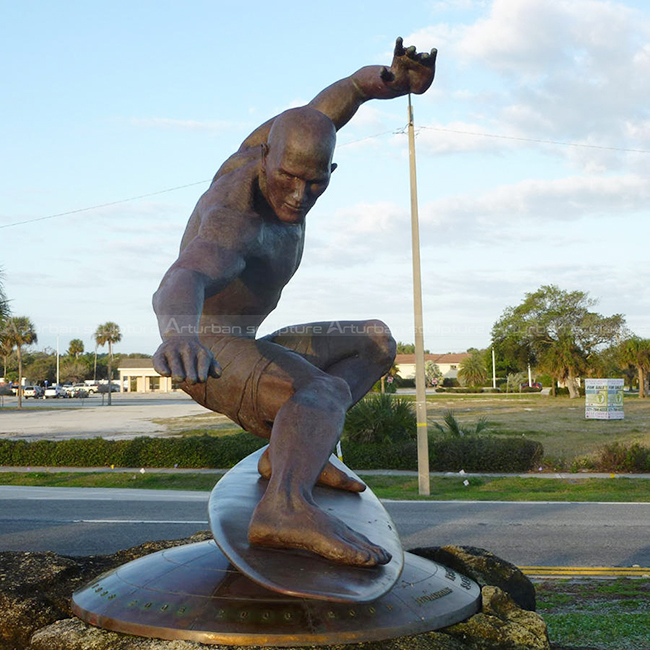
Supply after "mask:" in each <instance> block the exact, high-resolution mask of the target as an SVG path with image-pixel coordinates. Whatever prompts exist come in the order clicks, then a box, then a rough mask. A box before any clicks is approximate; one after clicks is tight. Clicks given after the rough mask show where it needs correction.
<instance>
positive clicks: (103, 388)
mask: <svg viewBox="0 0 650 650" xmlns="http://www.w3.org/2000/svg"><path fill="white" fill-rule="evenodd" d="M110 390H111V393H119V392H120V385H119V384H114V383H111V388H110ZM97 392H98V393H108V382H106V383H104V384H99V387H98V389H97Z"/></svg>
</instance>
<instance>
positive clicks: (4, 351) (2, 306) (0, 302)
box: [0, 269, 13, 377]
mask: <svg viewBox="0 0 650 650" xmlns="http://www.w3.org/2000/svg"><path fill="white" fill-rule="evenodd" d="M3 275H4V274H3V272H2V269H0V355H2V356H3V358H4V372H3V374H2V376H3V377H6V376H7V358H8V357H9V355H10V354H11V351H12V350H13V346H11V345H9V341H8V340H7V339H6V337H5V325H6V321H7V318H9V301H8V300H7V296H6V295H5V292H4V286H3V283H2V278H3Z"/></svg>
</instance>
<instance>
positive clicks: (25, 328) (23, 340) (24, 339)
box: [4, 316, 38, 409]
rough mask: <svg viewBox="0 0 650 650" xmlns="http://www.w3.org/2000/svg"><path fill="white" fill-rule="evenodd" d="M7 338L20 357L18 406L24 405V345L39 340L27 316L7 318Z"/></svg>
mask: <svg viewBox="0 0 650 650" xmlns="http://www.w3.org/2000/svg"><path fill="white" fill-rule="evenodd" d="M4 338H5V340H7V341H8V342H9V344H10V345H11V347H12V348H16V356H17V357H18V408H19V409H20V408H22V407H23V393H22V386H23V355H22V348H23V345H32V343H36V342H37V341H38V337H37V336H36V329H35V328H34V324H33V323H32V321H31V320H30V319H29V318H28V317H27V316H12V317H10V318H8V319H7V326H6V329H5V337H4Z"/></svg>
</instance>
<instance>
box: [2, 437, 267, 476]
mask: <svg viewBox="0 0 650 650" xmlns="http://www.w3.org/2000/svg"><path fill="white" fill-rule="evenodd" d="M265 444H266V442H265V441H264V440H262V439H260V438H256V437H255V436H253V435H251V434H249V433H238V434H234V435H232V436H223V437H221V438H215V437H213V436H208V435H203V436H187V437H182V438H150V437H140V438H134V439H132V440H105V439H104V438H92V439H74V440H57V441H52V440H39V441H37V442H26V441H24V440H0V465H11V466H16V467H29V466H44V467H61V466H69V467H107V466H110V465H115V467H174V466H175V465H177V466H178V467H189V468H200V467H212V468H226V467H232V466H233V465H235V464H236V463H238V462H239V461H240V460H241V459H242V458H244V457H245V456H247V455H248V454H251V453H253V452H254V451H256V450H257V449H259V448H260V447H263V446H264V445H265Z"/></svg>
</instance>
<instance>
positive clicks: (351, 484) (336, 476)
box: [257, 449, 366, 492]
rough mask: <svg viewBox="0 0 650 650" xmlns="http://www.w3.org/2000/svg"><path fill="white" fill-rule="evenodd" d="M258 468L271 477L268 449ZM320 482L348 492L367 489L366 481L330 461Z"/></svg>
mask: <svg viewBox="0 0 650 650" xmlns="http://www.w3.org/2000/svg"><path fill="white" fill-rule="evenodd" d="M257 469H258V471H259V473H260V474H261V475H262V476H263V477H264V478H266V479H270V478H271V473H272V472H271V461H270V460H269V450H268V449H267V450H266V451H265V452H264V453H263V454H262V456H261V457H260V460H259V462H258V464H257ZM318 484H319V485H327V486H328V487H333V488H336V489H337V490H347V491H348V492H363V491H364V490H365V489H366V485H365V483H362V482H361V481H357V480H356V479H354V478H352V477H351V476H349V475H348V474H346V473H345V472H343V471H341V470H340V469H338V468H337V467H334V465H332V463H330V462H329V461H327V465H325V467H324V469H323V471H322V472H321V474H320V476H319V477H318Z"/></svg>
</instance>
